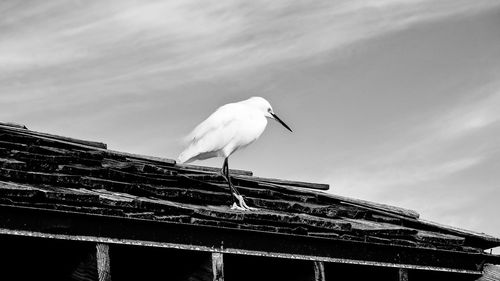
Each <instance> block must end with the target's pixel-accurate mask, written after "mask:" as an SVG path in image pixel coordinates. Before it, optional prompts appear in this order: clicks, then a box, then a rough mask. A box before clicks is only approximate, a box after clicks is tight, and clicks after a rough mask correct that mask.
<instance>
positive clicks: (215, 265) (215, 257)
mask: <svg viewBox="0 0 500 281" xmlns="http://www.w3.org/2000/svg"><path fill="white" fill-rule="evenodd" d="M212 272H213V281H224V260H223V255H222V253H212Z"/></svg>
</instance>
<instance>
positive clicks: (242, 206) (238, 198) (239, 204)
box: [222, 157, 256, 211]
mask: <svg viewBox="0 0 500 281" xmlns="http://www.w3.org/2000/svg"><path fill="white" fill-rule="evenodd" d="M222 176H223V177H224V179H225V180H226V181H227V183H228V185H229V189H230V190H231V195H232V196H233V206H232V207H231V208H232V209H237V210H242V211H246V210H256V209H255V208H252V207H249V206H248V205H247V204H246V203H245V200H244V198H243V196H242V195H241V194H240V193H239V192H238V190H237V189H236V187H235V186H234V185H233V183H232V182H231V176H230V175H229V165H228V160H227V157H226V158H225V159H224V164H223V165H222Z"/></svg>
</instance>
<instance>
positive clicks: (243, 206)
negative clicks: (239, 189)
mask: <svg viewBox="0 0 500 281" xmlns="http://www.w3.org/2000/svg"><path fill="white" fill-rule="evenodd" d="M233 196H234V197H235V198H236V200H238V202H234V203H233V206H232V207H231V209H233V210H240V211H256V210H258V209H257V208H253V207H250V206H248V205H247V203H246V202H245V200H244V199H243V196H242V195H239V194H233Z"/></svg>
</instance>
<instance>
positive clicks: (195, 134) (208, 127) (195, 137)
mask: <svg viewBox="0 0 500 281" xmlns="http://www.w3.org/2000/svg"><path fill="white" fill-rule="evenodd" d="M234 116H237V110H236V108H235V106H234V104H226V105H224V106H221V107H219V108H218V109H217V110H216V111H215V112H214V113H212V114H211V115H210V116H208V118H207V119H205V120H204V121H203V122H201V123H200V124H199V125H198V126H196V128H194V130H193V131H192V132H191V133H190V134H189V135H188V136H187V137H186V140H187V141H188V142H189V143H191V144H192V143H196V142H198V141H199V140H200V139H202V138H203V137H204V136H205V135H207V134H209V133H212V132H214V131H216V130H220V129H221V128H224V127H226V126H228V125H229V123H231V122H233V121H234V120H235V118H234Z"/></svg>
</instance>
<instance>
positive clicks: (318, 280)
mask: <svg viewBox="0 0 500 281" xmlns="http://www.w3.org/2000/svg"><path fill="white" fill-rule="evenodd" d="M325 280H326V279H325V264H324V263H323V262H322V261H314V281H325Z"/></svg>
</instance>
